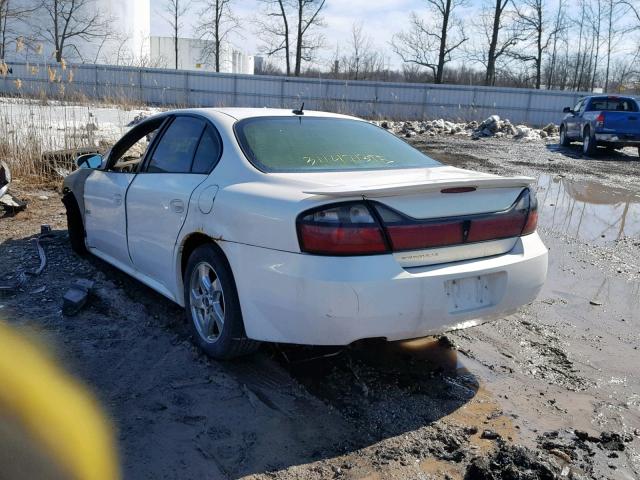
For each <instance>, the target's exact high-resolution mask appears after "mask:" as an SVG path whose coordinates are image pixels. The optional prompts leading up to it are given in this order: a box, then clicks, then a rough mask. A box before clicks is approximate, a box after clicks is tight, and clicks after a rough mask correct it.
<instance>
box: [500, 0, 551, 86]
mask: <svg viewBox="0 0 640 480" xmlns="http://www.w3.org/2000/svg"><path fill="white" fill-rule="evenodd" d="M516 11H517V15H518V24H519V28H520V31H521V32H522V34H523V35H524V37H525V38H527V39H528V40H529V48H528V49H526V50H523V51H521V52H512V53H511V55H513V56H514V57H516V58H518V59H520V60H523V61H525V62H532V63H533V65H534V69H535V73H534V84H535V88H538V89H539V88H540V86H541V85H542V62H543V59H544V54H545V52H546V50H547V49H548V48H549V44H550V43H551V40H552V39H553V36H554V34H555V32H554V31H553V30H552V29H553V25H550V24H549V20H548V18H547V16H546V11H547V6H546V4H545V0H521V3H520V4H519V5H517V6H516ZM527 50H528V51H531V53H527Z"/></svg>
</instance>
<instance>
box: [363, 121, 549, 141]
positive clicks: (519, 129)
mask: <svg viewBox="0 0 640 480" xmlns="http://www.w3.org/2000/svg"><path fill="white" fill-rule="evenodd" d="M373 123H375V124H376V125H378V126H380V127H382V128H384V129H387V130H389V131H391V132H392V133H394V134H395V135H398V136H402V137H405V138H412V137H417V136H419V135H426V136H428V137H435V136H439V135H462V136H466V137H471V138H472V139H474V140H477V139H480V138H486V137H496V138H500V137H511V138H514V139H524V140H540V139H546V138H549V137H557V136H558V132H559V130H558V127H557V125H555V124H553V123H550V124H548V125H547V126H545V127H544V128H542V129H537V128H531V127H528V126H526V125H513V124H512V123H511V122H510V121H509V120H508V119H505V120H502V119H501V118H500V117H499V116H498V115H491V116H489V117H487V118H486V119H485V120H484V121H482V122H480V123H478V122H476V121H472V122H465V123H455V122H450V121H447V120H443V119H438V120H430V121H411V122H393V121H389V120H384V121H374V122H373Z"/></svg>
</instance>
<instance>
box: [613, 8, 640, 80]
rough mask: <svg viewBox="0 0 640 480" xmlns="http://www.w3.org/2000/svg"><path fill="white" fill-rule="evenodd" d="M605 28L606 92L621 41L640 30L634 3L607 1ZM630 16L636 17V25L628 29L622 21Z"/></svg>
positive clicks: (639, 15) (638, 13)
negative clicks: (623, 25) (622, 24)
mask: <svg viewBox="0 0 640 480" xmlns="http://www.w3.org/2000/svg"><path fill="white" fill-rule="evenodd" d="M606 2H607V5H606V10H605V28H606V49H607V50H606V57H607V60H606V67H605V75H604V91H605V92H606V91H608V89H609V77H610V73H611V59H612V56H613V55H614V54H615V50H616V47H617V46H618V43H619V41H620V39H621V38H622V37H623V36H624V35H625V34H627V33H628V32H629V31H630V30H632V29H634V28H640V11H639V10H638V8H637V7H636V5H635V4H634V3H631V2H630V1H627V0H622V1H618V0H606ZM628 16H632V18H633V17H635V20H636V25H629V26H628V27H627V28H623V27H622V26H621V23H622V21H624V20H625V18H627V17H628ZM637 57H638V52H636V53H634V58H637Z"/></svg>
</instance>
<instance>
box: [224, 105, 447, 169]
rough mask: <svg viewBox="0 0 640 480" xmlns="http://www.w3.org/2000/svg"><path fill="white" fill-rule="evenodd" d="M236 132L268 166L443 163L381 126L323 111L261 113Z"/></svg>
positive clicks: (246, 149)
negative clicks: (311, 113) (325, 115)
mask: <svg viewBox="0 0 640 480" xmlns="http://www.w3.org/2000/svg"><path fill="white" fill-rule="evenodd" d="M235 130H236V135H237V137H238V141H239V142H240V145H241V146H242V149H243V150H244V152H245V153H246V155H247V157H248V158H249V160H250V161H251V163H253V165H254V166H255V167H256V168H258V169H259V170H262V171H263V172H327V171H353V170H382V169H396V168H420V167H433V166H436V165H440V163H439V162H437V161H435V160H433V159H432V158H430V157H427V156H426V155H424V154H423V153H421V152H420V151H418V150H416V149H415V148H413V147H411V146H410V145H409V144H407V143H405V142H404V141H402V140H400V139H399V138H397V137H396V136H394V135H392V134H391V133H388V132H387V131H385V130H383V129H382V128H380V127H377V126H375V125H372V124H370V123H367V122H364V121H358V120H349V119H342V118H322V117H256V118H248V119H246V120H241V121H239V122H238V123H237V124H236V126H235Z"/></svg>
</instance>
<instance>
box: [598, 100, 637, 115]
mask: <svg viewBox="0 0 640 480" xmlns="http://www.w3.org/2000/svg"><path fill="white" fill-rule="evenodd" d="M587 110H588V111H590V112H599V111H605V112H637V111H638V106H637V104H636V102H635V101H633V100H632V99H630V98H594V99H593V100H591V103H590V105H589V107H588V109H587Z"/></svg>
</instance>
